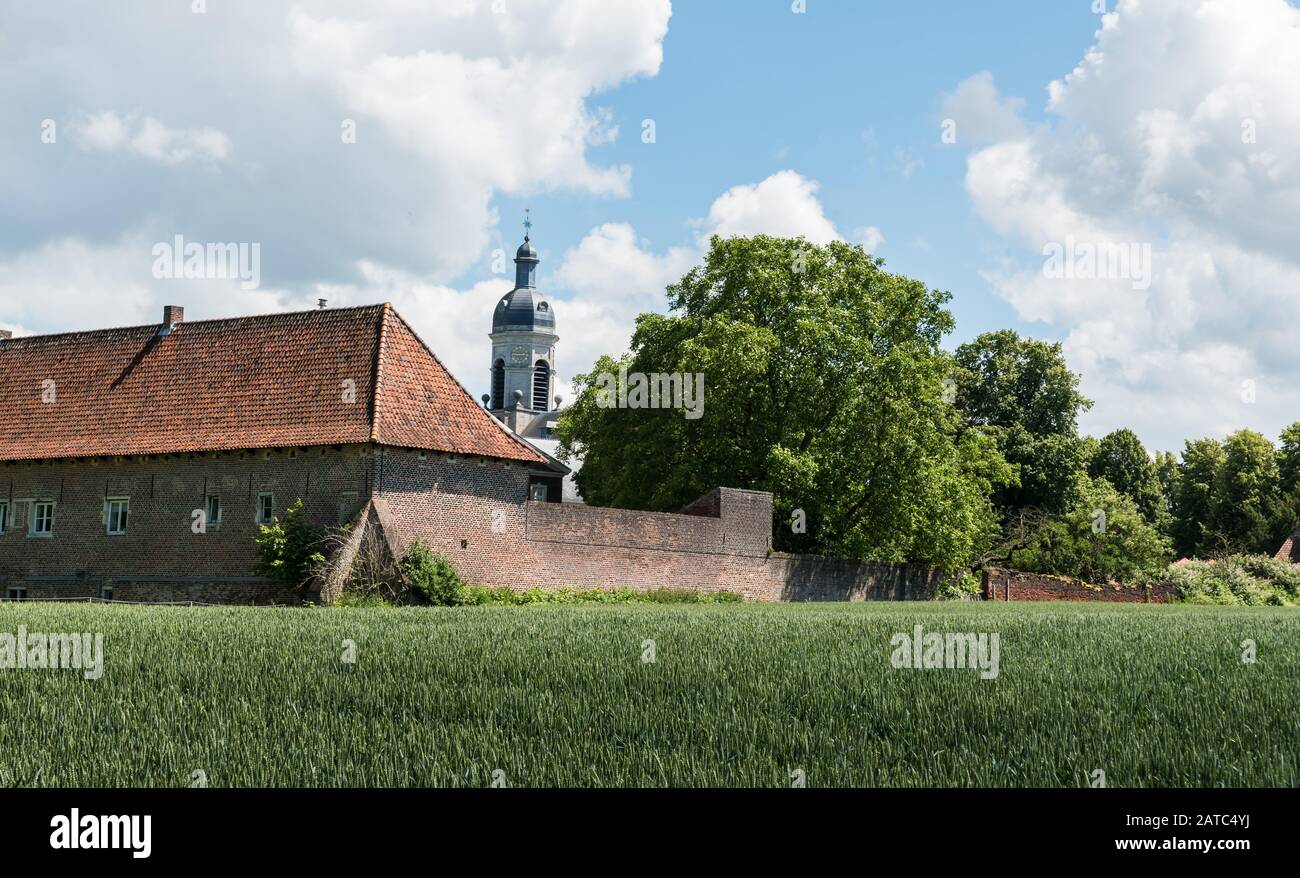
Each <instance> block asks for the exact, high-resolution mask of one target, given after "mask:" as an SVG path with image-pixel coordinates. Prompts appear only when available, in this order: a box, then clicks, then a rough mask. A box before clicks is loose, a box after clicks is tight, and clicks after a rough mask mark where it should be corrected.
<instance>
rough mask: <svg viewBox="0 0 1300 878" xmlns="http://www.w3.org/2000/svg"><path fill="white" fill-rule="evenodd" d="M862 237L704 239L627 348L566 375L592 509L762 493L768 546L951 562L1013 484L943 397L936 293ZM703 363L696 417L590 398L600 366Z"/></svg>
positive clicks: (940, 301) (940, 297)
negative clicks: (573, 390)
mask: <svg viewBox="0 0 1300 878" xmlns="http://www.w3.org/2000/svg"><path fill="white" fill-rule="evenodd" d="M883 264H884V263H883V260H879V259H873V258H872V257H871V256H869V255H868V254H867V253H865V252H864V251H863V250H862V248H860V247H856V246H851V245H849V244H844V243H841V242H832V243H830V244H827V245H825V246H817V245H814V244H811V243H809V242H807V241H806V240H803V239H802V238H799V239H788V238H776V237H768V236H762V235H760V236H756V237H753V238H739V237H737V238H726V239H723V238H717V237H715V238H714V239H713V240H712V241H711V242H710V249H709V252H708V254H707V256H706V257H705V259H704V262H703V264H702V265H699V266H696V267H695V268H693V269H691V270H690V271H689V272H687V274H686V275H685V276H684V277H682V279H681V280H680V281H679V282H677V283H675V284H672V285H671V286H670V287H669V288H668V301H669V305H670V308H671V311H670V313H669V314H667V315H663V314H642V315H641V316H640V317H639V318H638V319H637V324H636V330H635V332H634V334H633V337H632V341H631V347H630V351H629V352H628V354H627V355H625V356H624V357H623V358H622V359H621V360H615V359H613V358H611V357H604V358H602V359H601V360H599V361H598V362H597V363H596V365H595V367H594V368H593V370H592V371H591V372H589V373H587V374H586V375H581V376H578V377H577V378H576V379H575V383H576V384H577V386H578V390H579V393H578V398H577V400H576V401H575V402H574V404H573V405H572V406H570V408H569V409H568V410H567V411H566V413H565V414H564V416H563V417H562V418H561V420H560V423H559V425H558V431H559V436H560V439H561V443H562V446H561V455H562V456H564V455H567V454H570V453H573V452H580V453H581V454H582V455H583V466H582V469H581V470H580V472H579V473H578V476H577V482H578V486H579V489H580V490H581V491H582V493H583V496H584V498H585V499H586V500H587V501H588V502H589V503H593V504H596V505H618V506H627V507H632V508H644V509H655V510H676V509H679V508H681V507H682V506H683V505H684V504H686V503H688V502H690V501H691V500H693V499H695V498H696V497H698V496H699V495H701V494H702V493H704V492H705V491H707V490H709V489H710V488H712V487H714V486H716V485H720V484H722V485H728V486H731V487H740V488H750V489H761V490H766V491H771V492H772V494H773V495H774V505H775V510H776V523H775V524H776V526H775V528H774V533H775V542H776V548H779V549H786V550H791V551H801V552H822V553H830V554H840V555H847V556H852V557H871V558H877V559H881V560H898V561H902V560H909V561H920V562H928V563H932V564H936V565H940V566H944V567H948V568H953V567H956V566H958V565H960V564H962V563H965V562H966V561H967V559H969V558H970V557H971V556H972V555H973V554H974V553H975V552H977V551H978V550H979V548H980V547H981V546H982V545H983V544H985V543H987V542H988V541H989V540H991V539H992V538H993V537H994V535H995V534H996V531H997V527H998V520H997V516H996V514H995V512H994V510H993V507H992V505H991V503H990V499H989V498H990V496H991V494H992V492H993V491H994V490H996V489H998V488H1000V487H1002V486H1003V485H1006V484H1008V483H1011V482H1014V479H1015V477H1014V474H1013V470H1012V469H1011V468H1010V467H1009V466H1008V465H1007V463H1006V461H1005V460H1004V459H1003V457H1002V455H1001V454H1000V453H999V452H998V449H997V446H996V442H995V438H994V436H993V434H992V431H989V430H984V429H970V428H968V427H967V425H966V424H964V423H963V419H962V418H961V416H960V414H959V413H958V412H957V411H956V410H955V409H954V407H953V406H952V405H951V404H950V400H951V395H950V394H948V393H947V392H946V391H947V387H946V386H945V379H947V378H948V377H949V375H950V373H951V372H952V364H951V360H950V357H949V356H948V355H947V354H945V352H944V351H943V350H942V349H941V348H940V341H941V339H942V338H943V336H944V335H945V334H946V333H948V332H949V331H951V329H952V327H953V320H952V316H951V315H950V314H949V312H948V311H947V309H946V308H945V305H946V304H947V302H948V299H949V296H948V294H947V293H944V292H940V291H937V290H933V289H930V288H928V287H927V286H926V285H925V284H923V283H921V282H919V281H916V280H913V279H910V278H907V277H903V276H901V275H896V274H891V273H888V272H886V271H885V270H884V269H883ZM620 368H622V369H626V371H627V373H628V374H633V373H642V374H651V373H659V374H663V373H688V374H695V373H700V374H702V375H703V376H704V386H705V396H704V404H703V407H702V414H701V416H700V417H698V418H687V417H684V412H682V411H680V410H673V409H668V408H659V409H650V408H621V407H609V406H607V405H602V400H601V398H600V394H599V393H598V389H599V388H600V387H601V386H603V384H604V382H603V381H602V378H601V375H602V373H604V374H609V373H612V372H613V373H617V372H618V371H619V370H620Z"/></svg>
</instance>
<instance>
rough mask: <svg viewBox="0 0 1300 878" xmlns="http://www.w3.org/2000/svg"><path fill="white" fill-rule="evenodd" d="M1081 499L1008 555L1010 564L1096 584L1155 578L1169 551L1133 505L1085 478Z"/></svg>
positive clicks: (1107, 487) (1101, 483)
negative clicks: (1021, 546)
mask: <svg viewBox="0 0 1300 878" xmlns="http://www.w3.org/2000/svg"><path fill="white" fill-rule="evenodd" d="M1080 495H1081V496H1080V498H1079V500H1078V501H1077V502H1076V503H1075V504H1074V505H1073V506H1072V507H1071V508H1070V509H1068V510H1066V512H1064V513H1062V514H1061V515H1058V516H1055V517H1054V518H1052V519H1051V520H1049V521H1048V522H1046V523H1045V524H1044V525H1043V526H1042V527H1040V528H1039V529H1038V530H1037V531H1036V532H1034V533H1033V534H1032V536H1031V537H1030V539H1029V540H1028V541H1027V542H1026V544H1025V546H1024V547H1023V548H1020V549H1017V550H1016V551H1015V552H1013V553H1012V555H1011V565H1010V566H1011V567H1013V568H1015V569H1017V570H1024V571H1026V572H1029V573H1053V574H1056V575H1058V576H1073V577H1075V578H1076V579H1082V580H1083V581H1084V582H1095V583H1099V582H1108V581H1115V582H1122V583H1125V584H1129V585H1133V584H1140V583H1143V582H1150V581H1152V580H1153V579H1156V578H1158V577H1160V575H1161V573H1162V571H1163V570H1164V568H1165V565H1167V564H1168V563H1169V560H1170V558H1171V557H1172V555H1173V550H1172V548H1171V547H1170V545H1169V541H1168V540H1166V539H1165V538H1164V537H1163V536H1161V534H1160V532H1159V531H1158V530H1157V529H1156V528H1155V527H1154V526H1152V525H1151V524H1150V523H1149V522H1147V520H1146V519H1144V518H1143V517H1142V515H1141V514H1140V513H1139V512H1138V509H1137V506H1135V505H1134V503H1133V501H1132V500H1131V499H1129V498H1128V497H1127V496H1125V495H1124V494H1121V493H1119V492H1118V491H1116V490H1115V489H1114V487H1112V486H1111V484H1110V483H1109V482H1107V481H1106V480H1105V479H1089V480H1087V481H1086V482H1085V483H1084V484H1083V485H1082V486H1081V490H1080Z"/></svg>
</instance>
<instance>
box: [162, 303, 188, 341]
mask: <svg viewBox="0 0 1300 878" xmlns="http://www.w3.org/2000/svg"><path fill="white" fill-rule="evenodd" d="M184 320H185V309H184V308H182V307H181V306H180V305H163V322H162V326H161V327H160V328H159V329H158V334H159V335H171V332H172V330H173V329H175V328H176V326H177V324H179V323H181V322H182V321H184Z"/></svg>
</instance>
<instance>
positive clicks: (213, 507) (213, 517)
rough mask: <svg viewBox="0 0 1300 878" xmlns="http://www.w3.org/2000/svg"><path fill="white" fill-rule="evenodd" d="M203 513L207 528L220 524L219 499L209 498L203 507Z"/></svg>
mask: <svg viewBox="0 0 1300 878" xmlns="http://www.w3.org/2000/svg"><path fill="white" fill-rule="evenodd" d="M204 511H205V512H206V513H207V517H208V527H212V526H214V525H216V524H220V523H221V498H220V497H209V498H208V500H207V503H206V505H205V506H204Z"/></svg>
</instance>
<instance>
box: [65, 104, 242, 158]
mask: <svg viewBox="0 0 1300 878" xmlns="http://www.w3.org/2000/svg"><path fill="white" fill-rule="evenodd" d="M69 128H70V130H71V132H72V137H73V139H74V140H75V141H76V142H77V144H78V145H79V146H81V147H82V148H83V149H86V150H91V151H99V152H117V151H119V150H124V151H127V152H130V153H133V154H134V155H137V156H141V157H143V158H147V159H152V160H154V161H158V162H162V163H163V164H168V165H177V164H180V163H181V162H185V161H189V160H190V159H208V160H211V161H221V160H223V159H226V158H229V156H230V152H231V150H232V148H233V147H232V145H231V142H230V138H229V137H227V136H226V135H225V134H223V133H222V132H221V131H218V130H217V129H215V128H186V129H176V128H168V127H167V126H166V125H164V124H163V123H161V122H159V121H158V120H157V119H155V118H153V117H152V116H145V117H144V118H143V119H139V118H138V117H137V116H136V115H135V114H130V115H128V116H125V117H123V116H119V115H118V114H117V113H114V112H113V111H111V110H106V111H104V112H102V113H95V114H93V115H90V116H86V117H85V118H83V119H76V120H74V121H73V122H72V123H71V125H70V126H69Z"/></svg>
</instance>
